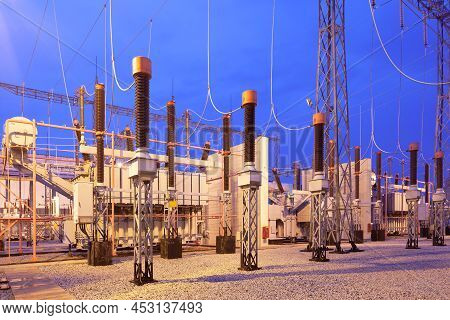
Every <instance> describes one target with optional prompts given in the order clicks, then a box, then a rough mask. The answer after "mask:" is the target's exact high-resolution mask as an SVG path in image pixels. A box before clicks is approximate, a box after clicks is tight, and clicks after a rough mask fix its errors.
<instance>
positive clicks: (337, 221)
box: [316, 0, 357, 252]
mask: <svg viewBox="0 0 450 320" xmlns="http://www.w3.org/2000/svg"><path fill="white" fill-rule="evenodd" d="M344 3H345V0H319V49H318V63H317V74H316V109H317V110H318V111H320V112H324V113H325V114H326V116H327V121H326V127H325V138H326V141H327V142H328V141H330V139H333V140H334V142H335V146H334V148H333V150H330V148H327V153H326V160H325V161H324V163H325V166H328V160H329V158H330V157H333V158H334V172H333V175H334V176H333V177H328V179H329V180H330V185H333V188H330V190H333V194H330V197H334V199H335V202H336V204H335V209H334V215H333V217H334V224H333V225H334V233H335V237H336V251H337V252H341V251H342V249H341V247H340V244H341V239H342V234H343V233H346V234H347V237H348V240H349V242H350V243H351V245H352V249H353V250H355V251H356V249H357V247H356V245H355V241H354V223H353V215H352V182H351V166H350V163H351V156H350V132H349V130H350V124H349V116H348V96H347V67H346V53H345V31H344V28H345V16H344ZM325 145H328V143H325ZM341 164H343V165H341ZM325 173H328V168H326V169H325Z"/></svg>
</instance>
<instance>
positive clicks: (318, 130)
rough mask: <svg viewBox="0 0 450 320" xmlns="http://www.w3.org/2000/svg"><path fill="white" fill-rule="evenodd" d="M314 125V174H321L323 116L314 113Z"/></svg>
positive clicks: (322, 114)
mask: <svg viewBox="0 0 450 320" xmlns="http://www.w3.org/2000/svg"><path fill="white" fill-rule="evenodd" d="M313 125H314V172H323V150H324V140H323V139H324V136H323V133H324V125H325V114H324V113H320V112H319V113H315V114H314V115H313Z"/></svg>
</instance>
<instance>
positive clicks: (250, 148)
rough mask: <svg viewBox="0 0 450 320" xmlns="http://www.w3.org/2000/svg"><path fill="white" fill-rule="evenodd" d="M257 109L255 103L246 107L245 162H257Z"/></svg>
mask: <svg viewBox="0 0 450 320" xmlns="http://www.w3.org/2000/svg"><path fill="white" fill-rule="evenodd" d="M255 107H256V104H254V103H247V104H246V105H245V106H244V126H245V130H244V131H245V144H244V162H252V163H254V162H255Z"/></svg>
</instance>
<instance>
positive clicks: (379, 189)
mask: <svg viewBox="0 0 450 320" xmlns="http://www.w3.org/2000/svg"><path fill="white" fill-rule="evenodd" d="M376 161H377V201H380V200H381V151H378V152H377V160H376Z"/></svg>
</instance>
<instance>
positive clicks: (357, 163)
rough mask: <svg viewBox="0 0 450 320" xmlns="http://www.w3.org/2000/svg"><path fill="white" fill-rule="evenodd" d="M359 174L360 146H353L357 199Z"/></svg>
mask: <svg viewBox="0 0 450 320" xmlns="http://www.w3.org/2000/svg"><path fill="white" fill-rule="evenodd" d="M360 174H361V148H360V147H359V146H356V147H355V199H359V176H360Z"/></svg>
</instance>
